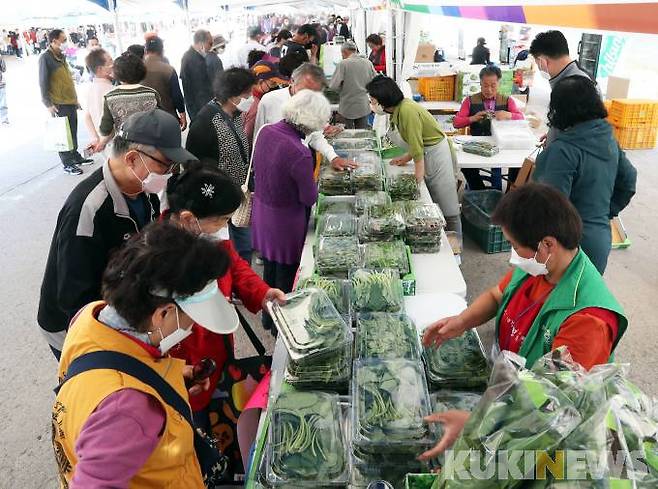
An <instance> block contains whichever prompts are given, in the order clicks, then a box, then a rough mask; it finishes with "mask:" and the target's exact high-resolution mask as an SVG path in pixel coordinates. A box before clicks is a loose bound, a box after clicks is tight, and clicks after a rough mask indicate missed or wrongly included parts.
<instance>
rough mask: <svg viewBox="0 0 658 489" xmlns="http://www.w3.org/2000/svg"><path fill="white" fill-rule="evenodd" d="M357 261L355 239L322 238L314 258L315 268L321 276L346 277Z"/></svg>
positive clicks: (357, 247)
mask: <svg viewBox="0 0 658 489" xmlns="http://www.w3.org/2000/svg"><path fill="white" fill-rule="evenodd" d="M358 261H359V243H358V241H357V240H356V238H349V237H336V238H333V237H322V238H320V241H319V243H318V249H317V253H316V256H315V268H316V269H317V271H318V273H319V274H320V275H323V276H327V275H329V276H336V277H347V272H348V271H349V270H350V269H351V268H353V267H354V266H356V265H357V263H358Z"/></svg>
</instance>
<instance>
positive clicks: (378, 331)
mask: <svg viewBox="0 0 658 489" xmlns="http://www.w3.org/2000/svg"><path fill="white" fill-rule="evenodd" d="M356 324H357V332H356V340H355V341H356V347H355V352H356V353H355V354H356V357H357V358H382V359H396V358H404V359H407V360H413V361H416V362H418V361H420V355H421V353H420V345H419V341H418V332H417V330H416V326H415V325H414V323H413V321H412V320H411V318H409V317H408V316H406V315H405V314H391V313H384V312H366V313H361V314H359V316H358V318H357V323H356Z"/></svg>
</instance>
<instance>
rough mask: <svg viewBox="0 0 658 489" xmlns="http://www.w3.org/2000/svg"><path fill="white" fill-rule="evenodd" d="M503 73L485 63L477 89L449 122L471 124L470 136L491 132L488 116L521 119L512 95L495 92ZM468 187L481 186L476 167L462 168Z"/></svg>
mask: <svg viewBox="0 0 658 489" xmlns="http://www.w3.org/2000/svg"><path fill="white" fill-rule="evenodd" d="M502 77H503V74H502V72H501V71H500V68H498V67H497V66H494V65H489V66H485V67H484V68H482V70H481V71H480V88H481V91H480V93H476V94H475V95H471V96H470V97H466V98H465V99H464V101H463V102H462V106H461V109H459V112H458V113H457V115H456V116H455V119H454V122H453V126H455V128H456V129H462V128H464V127H470V128H471V135H472V136H491V119H492V118H495V119H496V120H497V121H509V120H514V121H516V120H522V119H523V114H522V113H521V112H520V111H519V109H518V107H517V106H516V102H515V101H514V99H513V98H512V97H508V96H506V95H502V94H500V93H498V86H499V85H500V79H501V78H502ZM462 173H463V174H464V176H465V177H466V181H467V182H468V187H469V188H470V189H471V190H483V189H484V188H485V186H484V182H483V180H482V175H480V169H479V168H464V169H462ZM516 174H518V170H516V169H514V171H511V170H510V180H513V179H514V178H516Z"/></svg>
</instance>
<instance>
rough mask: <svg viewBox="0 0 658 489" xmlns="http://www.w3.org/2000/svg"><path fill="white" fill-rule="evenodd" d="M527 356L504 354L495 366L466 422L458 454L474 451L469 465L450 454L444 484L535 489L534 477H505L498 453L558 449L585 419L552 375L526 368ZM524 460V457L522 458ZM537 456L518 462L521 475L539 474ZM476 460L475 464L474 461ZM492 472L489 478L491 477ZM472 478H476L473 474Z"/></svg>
mask: <svg viewBox="0 0 658 489" xmlns="http://www.w3.org/2000/svg"><path fill="white" fill-rule="evenodd" d="M524 364H525V359H523V358H521V357H519V356H518V355H516V354H514V353H510V352H503V353H501V355H500V356H499V357H498V358H497V359H496V362H495V364H494V368H493V372H492V375H491V380H490V382H489V387H488V388H487V390H486V391H485V393H484V394H483V396H482V399H481V401H480V403H479V404H478V405H477V407H476V408H475V410H474V411H473V412H472V413H471V416H470V418H469V420H468V422H467V423H466V425H465V427H464V430H463V432H462V434H461V436H460V437H459V438H458V440H457V442H456V443H455V445H454V446H453V448H452V452H451V453H452V454H458V453H460V452H464V451H470V452H471V456H469V457H467V458H466V460H464V461H463V464H462V463H461V460H460V461H459V462H460V463H458V464H455V462H456V461H457V460H458V459H457V458H454V457H449V456H447V457H446V465H445V467H444V469H443V471H442V472H441V475H440V481H439V483H438V487H440V488H445V489H452V488H460V489H463V488H466V489H470V488H477V489H481V488H492V489H493V488H517V487H518V488H520V487H530V486H529V485H528V484H529V481H528V480H523V479H519V478H518V477H514V474H508V475H510V477H508V478H507V479H503V478H500V477H499V473H498V464H499V462H500V460H499V459H498V455H499V454H500V453H501V452H503V451H506V452H505V453H507V454H513V453H514V452H517V453H519V452H523V451H526V450H545V451H547V452H548V453H552V452H553V451H554V450H555V449H556V448H558V447H559V446H560V444H561V443H562V442H563V441H564V439H565V438H566V437H567V436H568V435H569V434H570V433H571V432H572V431H573V430H574V429H575V428H576V427H577V426H578V424H579V423H580V422H581V417H580V414H579V413H578V410H577V409H576V407H575V406H574V405H573V403H572V402H571V400H570V399H569V398H568V397H567V396H565V395H564V393H563V392H562V391H561V390H560V389H559V388H558V387H557V386H555V384H553V383H552V382H551V381H549V380H548V379H546V378H544V377H542V376H539V375H537V374H535V373H533V372H532V371H529V370H526V369H525V368H523V367H522V365H524ZM522 460H523V457H522ZM534 462H535V459H534V458H533V459H532V460H523V463H522V464H518V465H517V466H518V468H519V470H520V471H521V474H522V475H524V474H529V475H530V474H534V473H535V468H536V467H535V464H534ZM471 464H473V465H471ZM485 467H486V468H489V469H490V471H489V472H485V474H484V475H485V477H484V478H469V479H465V478H463V477H461V476H460V474H462V473H463V472H462V471H466V472H467V473H469V474H473V471H474V470H477V471H478V472H480V473H482V472H483V470H484V469H483V468H485ZM486 476H489V477H486ZM469 477H470V476H469Z"/></svg>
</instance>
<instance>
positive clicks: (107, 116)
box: [99, 85, 162, 136]
mask: <svg viewBox="0 0 658 489" xmlns="http://www.w3.org/2000/svg"><path fill="white" fill-rule="evenodd" d="M156 108H162V104H161V103H160V95H159V94H158V92H157V91H155V90H153V89H152V88H149V87H145V86H144V85H121V86H119V87H117V88H115V89H114V90H110V91H109V92H108V93H107V94H106V95H105V101H104V102H103V117H101V124H100V128H99V129H100V133H101V135H102V136H109V135H110V134H112V132H113V131H114V132H116V131H118V130H119V129H120V128H121V125H122V124H123V123H124V122H125V120H126V119H127V118H128V117H129V116H131V115H133V114H136V113H138V112H146V111H147V110H151V109H156Z"/></svg>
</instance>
